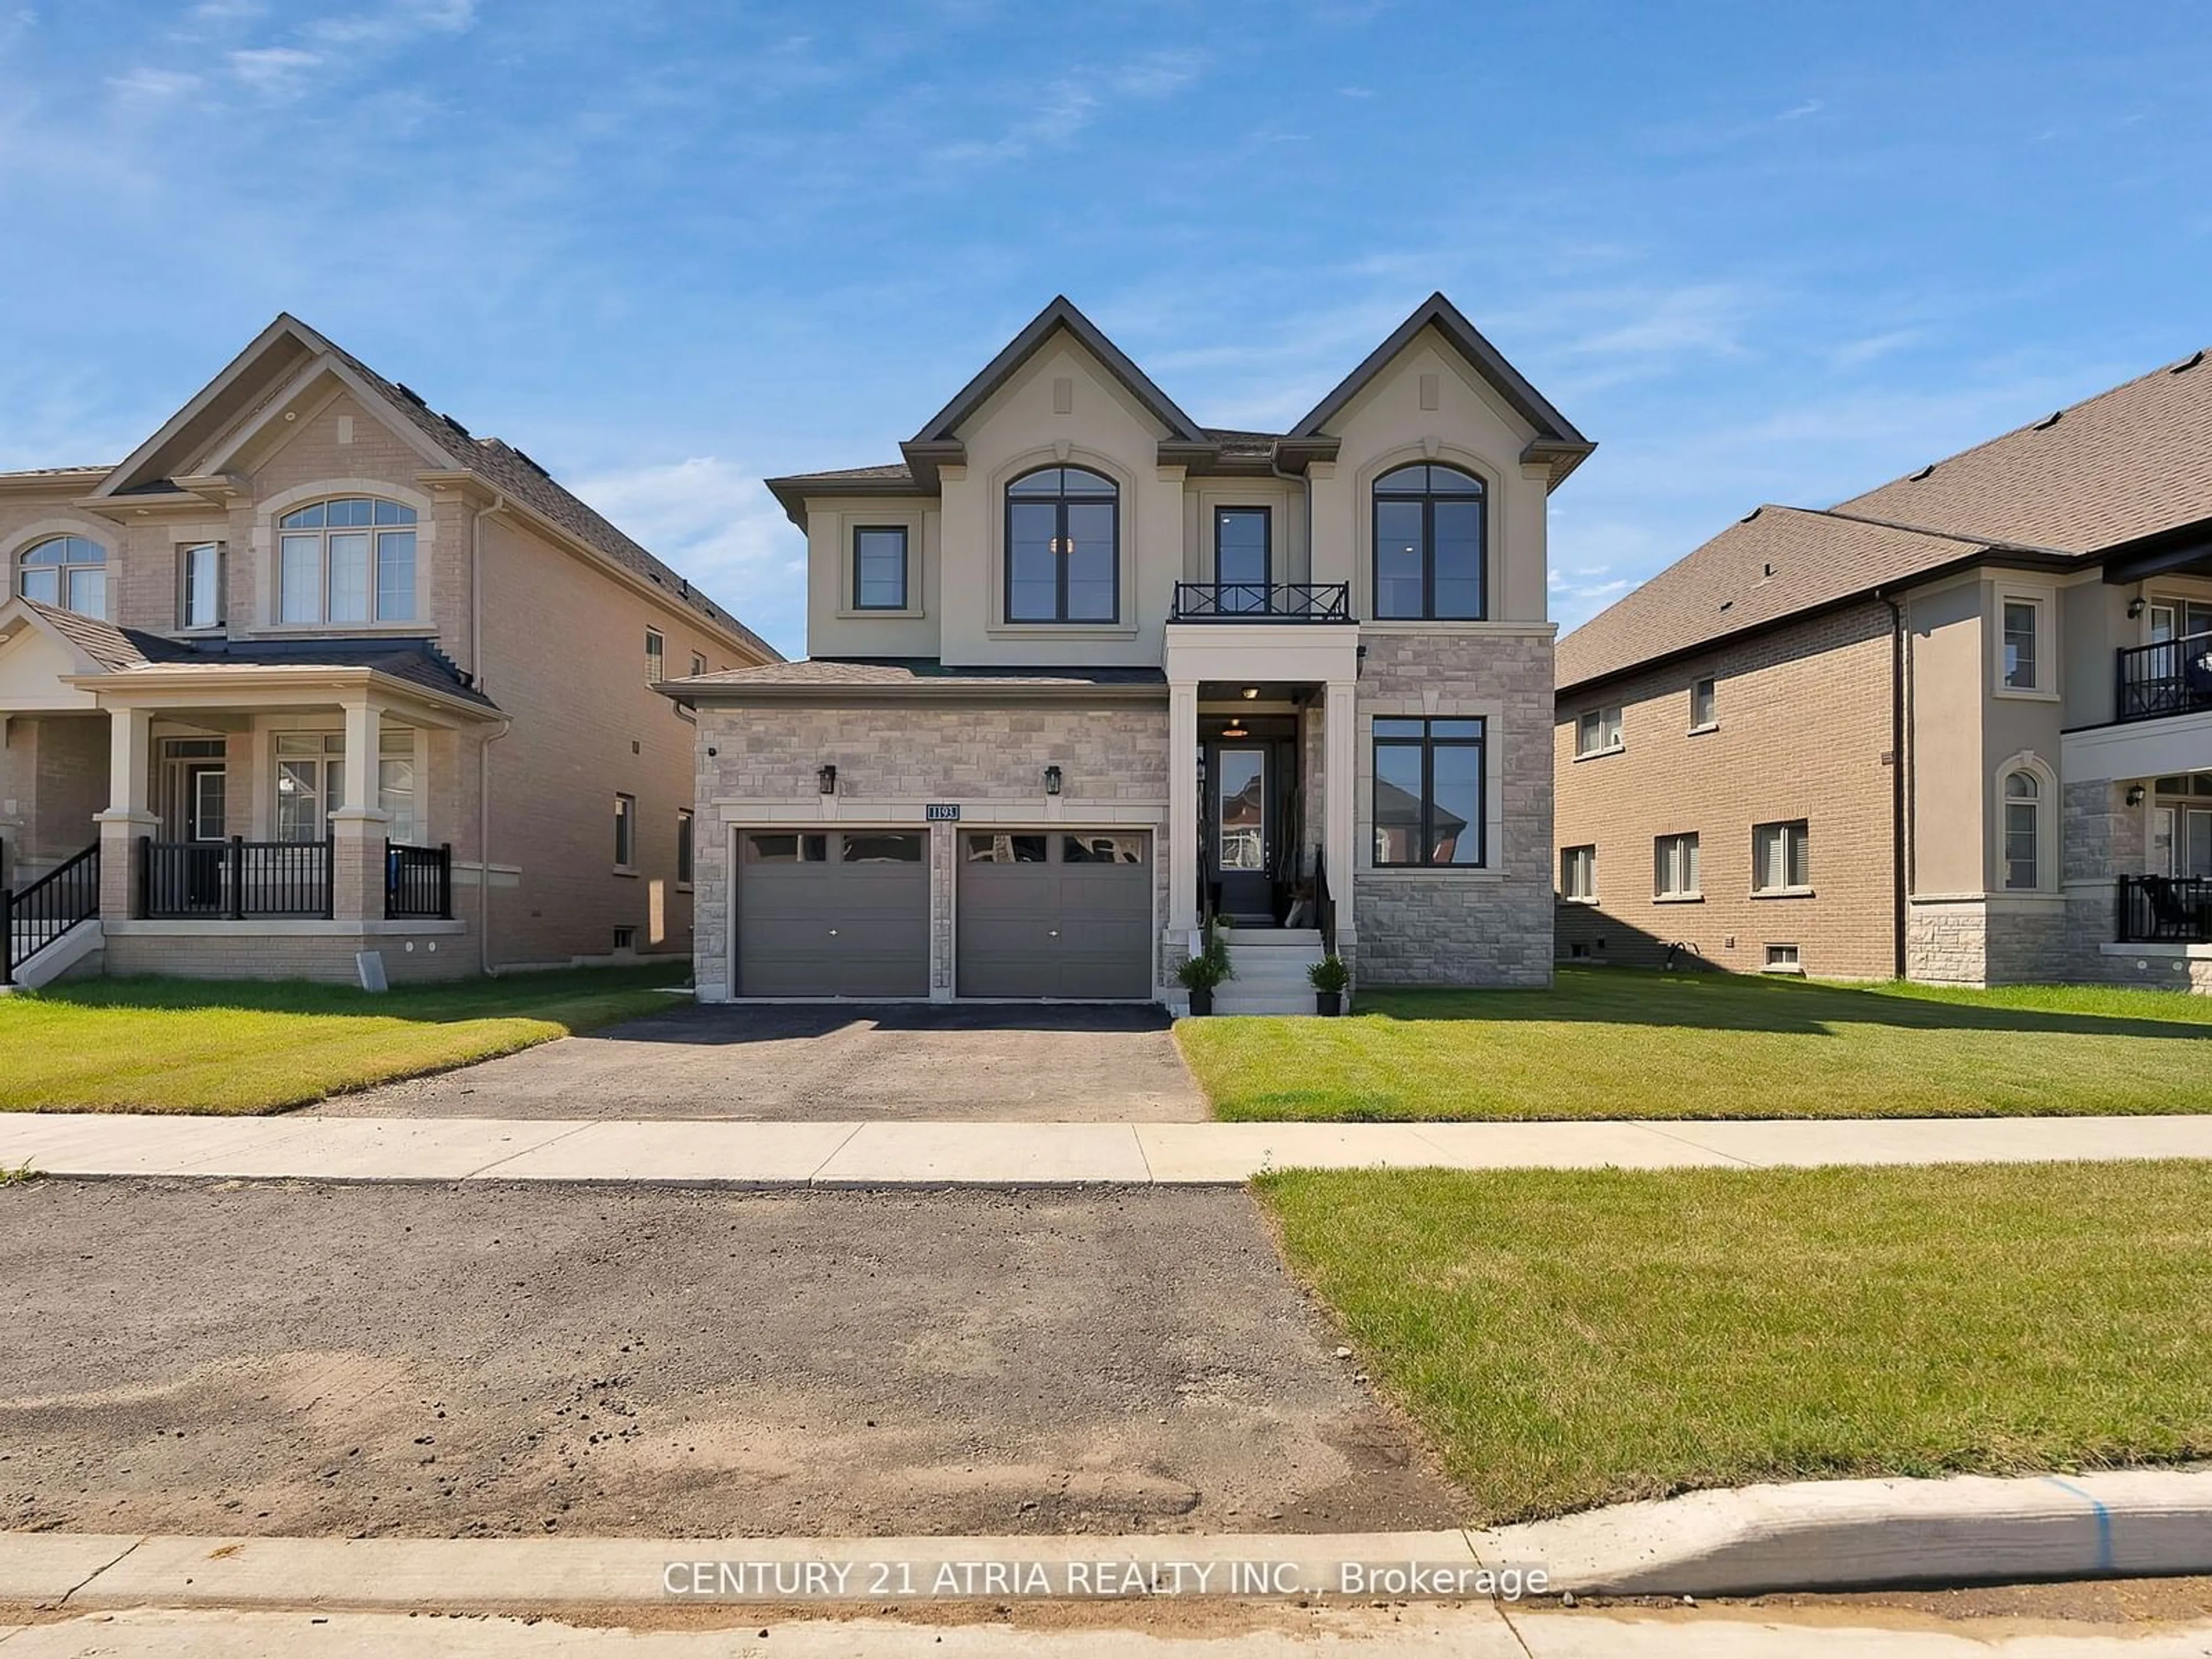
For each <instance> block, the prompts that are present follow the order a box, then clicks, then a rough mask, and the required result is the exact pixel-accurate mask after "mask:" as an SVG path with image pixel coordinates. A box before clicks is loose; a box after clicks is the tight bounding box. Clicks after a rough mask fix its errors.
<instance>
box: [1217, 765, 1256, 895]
mask: <svg viewBox="0 0 2212 1659" xmlns="http://www.w3.org/2000/svg"><path fill="white" fill-rule="evenodd" d="M1214 770H1215V773H1216V775H1217V785H1216V787H1217V788H1218V791H1219V793H1218V794H1217V795H1216V796H1215V797H1214V809H1215V810H1214V816H1213V822H1214V825H1215V829H1214V836H1215V860H1214V862H1215V867H1216V868H1218V869H1220V870H1246V871H1259V870H1264V869H1266V868H1267V750H1264V749H1224V750H1220V751H1219V753H1218V756H1217V757H1216V758H1215V762H1214Z"/></svg>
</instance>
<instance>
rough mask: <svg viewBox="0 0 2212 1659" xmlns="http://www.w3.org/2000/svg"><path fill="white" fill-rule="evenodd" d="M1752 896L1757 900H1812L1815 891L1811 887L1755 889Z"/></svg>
mask: <svg viewBox="0 0 2212 1659" xmlns="http://www.w3.org/2000/svg"><path fill="white" fill-rule="evenodd" d="M1751 896H1752V897H1753V898H1755V899H1793V898H1811V897H1812V896H1813V890H1812V889H1811V888H1809V887H1754V888H1753V889H1752V890H1751Z"/></svg>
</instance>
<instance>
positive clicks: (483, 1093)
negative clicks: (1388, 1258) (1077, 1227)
mask: <svg viewBox="0 0 2212 1659" xmlns="http://www.w3.org/2000/svg"><path fill="white" fill-rule="evenodd" d="M1170 1026H1171V1022H1170V1020H1169V1018H1168V1017H1167V1015H1166V1014H1165V1013H1164V1012H1161V1011H1160V1010H1158V1009H1157V1008H1139V1007H1131V1006H1114V1005H1111V1004H1100V1005H1096V1006H1083V1005H1075V1004H1069V1005H1061V1006H1027V1007H1024V1006H1003V1005H988V1004H975V1005H969V1006H958V1005H956V1006H924V1005H919V1004H908V1005H895V1004H886V1005H884V1006H876V1007H866V1006H822V1005H808V1006H798V1005H775V1004H752V1005H744V1004H739V1005H728V1004H724V1005H716V1006H707V1007H701V1006H696V1005H691V1004H684V1005H681V1006H675V1007H671V1009H669V1010H668V1012H665V1013H659V1014H653V1015H652V1016H650V1017H648V1018H644V1019H636V1020H631V1021H629V1023H628V1024H622V1025H615V1026H610V1027H608V1028H607V1029H606V1030H603V1031H595V1032H593V1033H592V1034H591V1035H590V1036H577V1037H565V1038H562V1040H561V1041H559V1042H550V1043H547V1044H544V1046H543V1047H540V1048H530V1049H526V1050H525V1051H523V1052H522V1053H521V1054H510V1055H508V1056H507V1058H505V1059H503V1060H487V1061H485V1062H484V1063H483V1065H480V1066H469V1067H467V1068H466V1069H465V1070H463V1071H459V1072H449V1073H445V1074H443V1075H442V1076H438V1077H429V1078H417V1079H414V1080H413V1081H411V1082H407V1083H395V1084H392V1085H387V1086H386V1087H384V1088H381V1089H374V1090H371V1091H368V1092H366V1093H363V1094H357V1095H346V1096H342V1097H338V1098H337V1099H334V1100H330V1101H326V1102H325V1103H323V1104H322V1105H321V1106H319V1107H318V1108H316V1110H318V1111H321V1112H327V1113H333V1114H337V1115H343V1116H348V1117H526V1118H546V1117H590V1118H605V1117H635V1118H763V1119H767V1118H775V1119H812V1120H815V1121H822V1120H825V1119H840V1118H860V1119H864V1120H866V1119H908V1120H932V1119H936V1120H955V1119H959V1120H990V1119H997V1120H1000V1121H1024V1120H1027V1121H1036V1122H1069V1123H1102V1122H1112V1123H1126V1122H1163V1121H1196V1120H1199V1119H1202V1118H1204V1117H1205V1116H1206V1100H1205V1097H1204V1096H1203V1095H1201V1094H1200V1092H1199V1089H1198V1085H1196V1084H1195V1083H1194V1082H1193V1081H1192V1079H1191V1076H1190V1073H1189V1072H1188V1071H1187V1070H1186V1069H1185V1068H1184V1066H1183V1063H1182V1055H1181V1054H1178V1053H1177V1052H1176V1045H1175V1038H1174V1036H1173V1034H1172V1031H1171V1029H1170Z"/></svg>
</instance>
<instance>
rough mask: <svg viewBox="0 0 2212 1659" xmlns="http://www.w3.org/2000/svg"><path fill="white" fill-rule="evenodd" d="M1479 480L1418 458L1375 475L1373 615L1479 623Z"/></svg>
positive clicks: (1482, 595)
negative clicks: (1377, 476)
mask: <svg viewBox="0 0 2212 1659" xmlns="http://www.w3.org/2000/svg"><path fill="white" fill-rule="evenodd" d="M1483 507H1484V501H1483V488H1482V480H1481V479H1480V478H1478V477H1475V476H1474V474H1473V473H1471V472H1462V471H1460V470H1459V468H1457V467H1455V466H1443V465H1437V464H1436V463H1434V462H1416V463H1414V464H1413V465H1411V466H1401V467H1397V468H1395V469H1394V470H1393V471H1389V472H1385V473H1384V474H1383V476H1382V477H1379V478H1377V479H1376V481H1375V614H1376V617H1378V618H1385V619H1387V618H1394V617H1395V618H1401V619H1418V620H1421V621H1437V622H1443V621H1455V622H1479V621H1480V620H1481V619H1482V618H1483V617H1486V616H1487V615H1488V614H1489V612H1488V611H1487V609H1486V607H1487V605H1488V603H1489V595H1488V594H1487V592H1486V591H1485V589H1486V584H1485V582H1484V580H1483Z"/></svg>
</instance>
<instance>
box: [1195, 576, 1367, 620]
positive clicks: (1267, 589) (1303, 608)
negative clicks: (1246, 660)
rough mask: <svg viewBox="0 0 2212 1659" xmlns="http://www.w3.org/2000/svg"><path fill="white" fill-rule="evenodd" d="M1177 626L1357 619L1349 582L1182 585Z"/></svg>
mask: <svg viewBox="0 0 2212 1659" xmlns="http://www.w3.org/2000/svg"><path fill="white" fill-rule="evenodd" d="M1172 620H1174V621H1176V622H1308V623H1348V622H1350V621H1351V620H1352V585H1351V584H1350V583H1349V582H1177V583H1176V588H1175V611H1174V615H1173V617H1172Z"/></svg>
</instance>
